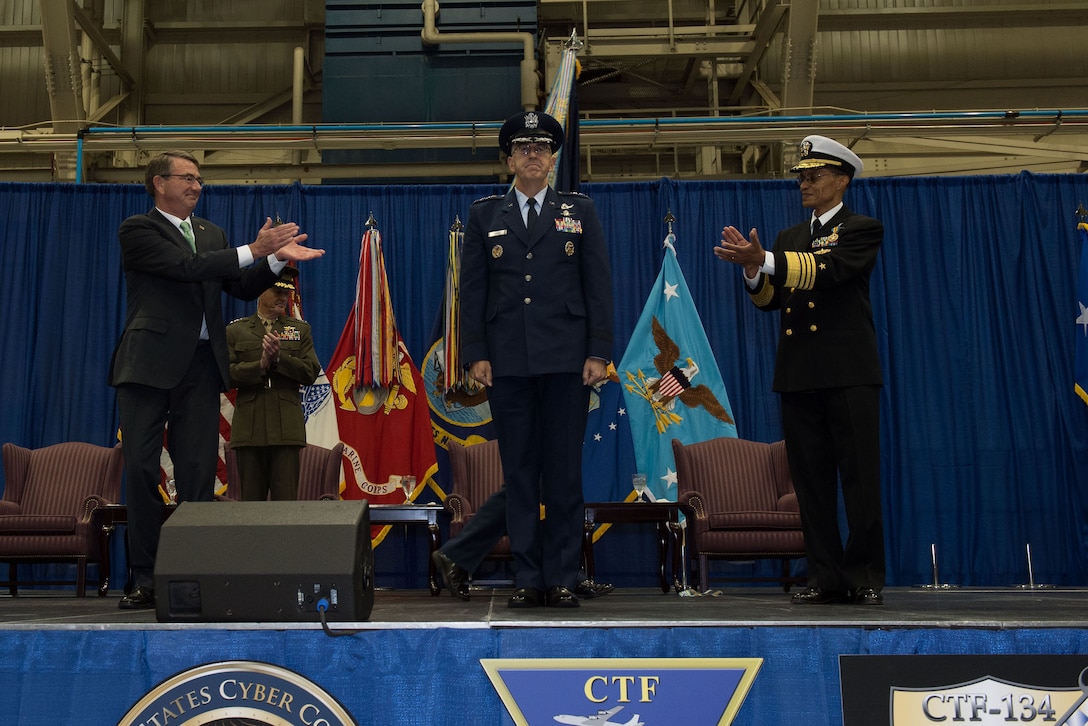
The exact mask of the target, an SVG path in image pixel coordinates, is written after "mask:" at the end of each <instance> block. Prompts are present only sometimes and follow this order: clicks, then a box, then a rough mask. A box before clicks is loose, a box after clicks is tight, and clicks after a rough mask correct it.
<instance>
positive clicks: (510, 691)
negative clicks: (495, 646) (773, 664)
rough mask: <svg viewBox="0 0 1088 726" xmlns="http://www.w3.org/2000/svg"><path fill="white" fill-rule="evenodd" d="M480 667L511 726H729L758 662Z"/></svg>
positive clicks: (495, 663) (535, 662)
mask: <svg viewBox="0 0 1088 726" xmlns="http://www.w3.org/2000/svg"><path fill="white" fill-rule="evenodd" d="M480 664H481V665H483V667H484V670H485V671H487V675H488V677H489V678H490V679H491V683H492V684H493V685H494V686H495V690H496V691H498V693H499V697H500V698H501V699H502V702H503V704H504V705H505V706H506V710H507V711H509V713H510V717H511V718H513V720H514V723H515V724H517V725H518V726H528V724H534V725H536V724H555V723H560V724H569V725H570V726H658V725H667V724H677V723H679V724H684V726H728V725H729V724H731V723H733V718H734V717H735V716H736V715H737V711H739V710H740V707H741V704H742V703H744V697H745V696H746V695H747V694H748V690H749V689H750V688H751V687H752V683H753V682H754V681H755V678H756V673H757V672H758V671H759V668H760V666H761V665H762V664H763V659H762V658H554V659H514V658H511V659H503V658H500V659H482V660H481V661H480ZM692 693H698V694H699V697H698V698H692V697H691V694H692Z"/></svg>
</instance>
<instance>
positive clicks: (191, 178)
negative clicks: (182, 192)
mask: <svg viewBox="0 0 1088 726" xmlns="http://www.w3.org/2000/svg"><path fill="white" fill-rule="evenodd" d="M159 176H161V177H162V178H163V179H169V178H170V177H174V178H175V179H181V180H182V181H183V182H185V183H186V184H192V183H193V182H196V183H197V184H199V185H200V186H204V177H202V176H196V175H194V174H159Z"/></svg>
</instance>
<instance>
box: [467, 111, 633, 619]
mask: <svg viewBox="0 0 1088 726" xmlns="http://www.w3.org/2000/svg"><path fill="white" fill-rule="evenodd" d="M562 144H563V128H562V126H560V124H559V122H558V121H556V120H555V119H554V118H552V117H551V116H549V115H548V114H545V113H540V112H536V111H529V112H524V113H519V114H516V115H515V116H512V117H511V118H509V119H507V121H506V123H504V124H503V126H502V129H501V130H500V131H499V146H500V147H501V148H502V150H503V151H504V152H505V153H506V154H507V160H506V163H507V167H508V168H509V170H510V172H511V173H512V174H513V175H514V187H513V188H512V189H511V190H510V191H509V192H507V193H506V194H505V195H502V196H493V197H488V198H486V199H481V200H478V201H476V202H474V203H473V205H472V208H471V209H470V211H469V217H468V225H467V227H466V231H465V241H464V246H463V252H462V257H461V329H462V330H461V345H462V351H461V355H462V357H463V359H464V360H465V361H467V362H468V365H469V374H470V375H471V376H472V377H473V378H474V379H476V380H477V381H479V382H480V383H482V384H484V385H485V386H488V389H489V390H488V398H489V401H490V405H491V414H492V417H493V420H494V422H495V429H496V431H497V438H498V441H499V452H500V456H501V458H502V466H503V472H504V474H505V476H506V486H505V491H506V525H507V531H508V532H509V533H510V547H511V550H512V553H513V556H514V563H515V584H516V588H517V589H516V590H515V591H514V594H513V596H512V597H511V598H510V602H509V606H510V607H515V608H517V607H537V606H540V605H545V604H546V605H548V606H550V607H577V605H578V597H577V595H576V594H575V588H576V586H577V583H578V579H579V571H580V569H581V541H582V526H583V522H584V519H585V513H584V508H583V501H582V438H583V435H584V433H585V424H586V415H587V410H588V407H589V392H590V389H589V387H590V386H592V385H593V384H595V383H597V382H599V381H601V380H603V379H604V378H605V376H606V365H607V361H608V360H609V359H610V358H611V355H612V276H611V270H610V266H609V261H608V250H607V247H606V244H605V239H604V230H603V228H602V227H601V223H600V220H599V219H598V218H597V212H596V209H595V208H594V206H593V201H592V200H591V199H589V198H588V197H586V196H583V195H580V194H559V193H556V192H555V191H554V190H553V189H551V188H550V187H549V186H548V174H549V173H550V172H551V170H552V166H553V165H554V163H555V158H554V153H555V152H556V151H557V150H558V149H559V148H560V146H562ZM493 509H494V508H493ZM481 514H484V512H481V513H478V514H477V515H476V517H473V521H475V519H476V518H478V517H480V516H481ZM490 514H491V516H496V513H495V512H494V511H492V512H491V513H490ZM481 526H482V525H481Z"/></svg>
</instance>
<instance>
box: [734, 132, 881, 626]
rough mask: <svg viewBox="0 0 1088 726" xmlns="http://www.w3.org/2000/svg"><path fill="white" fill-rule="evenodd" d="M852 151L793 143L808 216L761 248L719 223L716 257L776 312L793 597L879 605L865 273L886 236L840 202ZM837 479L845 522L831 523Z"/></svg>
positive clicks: (855, 166)
mask: <svg viewBox="0 0 1088 726" xmlns="http://www.w3.org/2000/svg"><path fill="white" fill-rule="evenodd" d="M862 168H863V164H862V161H861V159H860V158H858V156H857V154H855V153H854V152H853V151H851V150H850V149H848V148H846V147H845V146H843V145H842V144H840V143H838V142H837V141H834V140H832V139H829V138H826V137H824V136H809V137H807V138H805V139H804V141H802V142H801V148H800V160H799V162H798V163H797V165H796V166H795V167H793V169H791V170H790V171H793V172H797V174H798V177H797V181H798V184H799V185H800V187H801V203H802V205H803V206H804V207H806V208H809V209H811V210H812V216H811V218H810V219H809V220H807V221H805V222H804V223H802V224H799V225H797V226H795V227H790V228H789V229H787V230H784V231H783V232H782V233H780V234H779V235H778V239H777V240H775V243H774V248H773V251H765V250H764V249H763V248H762V247H761V245H760V242H759V235H758V234H757V232H756V230H755V229H752V230H751V232H750V233H749V235H748V238H747V239H745V237H744V235H743V234H741V233H740V232H739V231H738V230H737V229H736V228H734V227H726V228H725V229H723V230H722V240H721V243H720V244H719V245H718V246H717V247H716V248H715V249H714V253H715V254H716V255H717V256H718V257H719V258H720V259H723V260H726V261H729V262H733V263H735V264H738V265H741V266H742V267H743V268H744V277H745V281H746V283H747V286H748V293H749V295H750V297H751V300H752V302H754V303H755V304H756V306H757V307H759V309H761V310H780V311H781V327H780V331H779V338H778V354H777V359H776V362H775V369H774V384H773V386H774V390H775V391H778V392H779V393H780V394H781V402H782V427H783V431H784V434H785V440H786V449H787V452H788V456H789V462H790V474H791V475H792V477H793V483H794V487H795V489H796V490H797V502H798V505H799V507H800V510H801V525H802V528H803V530H804V536H805V551H806V555H807V560H808V584H809V587H808V588H807V589H805V590H803V591H801V592H799V593H797V594H796V595H794V596H793V602H796V603H809V604H824V603H840V602H853V603H858V604H861V605H880V604H882V603H883V601H884V600H883V595H882V594H881V590H882V588H883V587H884V525H883V515H882V509H881V501H880V387H881V386H882V385H883V377H882V374H881V367H880V358H879V356H878V354H877V344H876V331H875V329H874V326H873V314H872V307H871V305H870V302H869V276H870V274H871V273H872V271H873V267H874V266H875V265H876V258H877V253H878V252H879V251H880V244H881V242H882V241H883V239H884V226H883V225H882V224H881V223H880V222H879V221H878V220H876V219H872V218H871V217H864V216H862V215H859V214H854V213H853V212H851V211H850V210H849V209H848V208H847V207H846V206H845V205H844V204H843V195H844V194H845V192H846V189H847V187H848V186H849V184H850V181H851V180H852V179H853V178H854V176H855V175H856V174H859V173H860V172H861V171H862ZM840 481H841V485H842V495H843V502H844V505H845V508H846V519H847V524H848V526H849V532H848V533H847V538H846V544H845V546H844V545H843V541H842V537H841V534H840V532H839V525H838V504H837V501H838V486H839V483H840Z"/></svg>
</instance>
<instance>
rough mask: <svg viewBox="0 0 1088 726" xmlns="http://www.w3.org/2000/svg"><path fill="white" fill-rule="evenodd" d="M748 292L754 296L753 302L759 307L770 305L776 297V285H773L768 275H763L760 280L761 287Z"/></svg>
mask: <svg viewBox="0 0 1088 726" xmlns="http://www.w3.org/2000/svg"><path fill="white" fill-rule="evenodd" d="M748 294H749V295H751V296H752V302H753V303H755V306H756V307H758V308H761V307H764V306H766V305H769V304H770V302H771V300H772V299H773V298H774V285H771V284H770V283H769V282H768V281H767V275H761V276H760V281H759V287H758V288H756V289H755V290H749V291H748Z"/></svg>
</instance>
